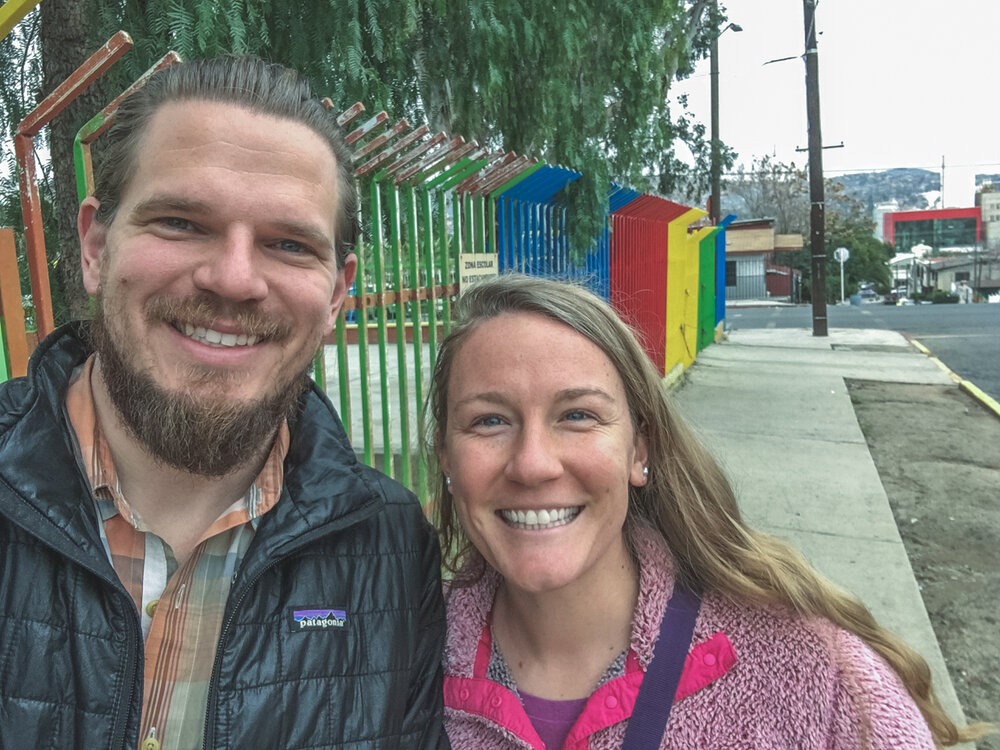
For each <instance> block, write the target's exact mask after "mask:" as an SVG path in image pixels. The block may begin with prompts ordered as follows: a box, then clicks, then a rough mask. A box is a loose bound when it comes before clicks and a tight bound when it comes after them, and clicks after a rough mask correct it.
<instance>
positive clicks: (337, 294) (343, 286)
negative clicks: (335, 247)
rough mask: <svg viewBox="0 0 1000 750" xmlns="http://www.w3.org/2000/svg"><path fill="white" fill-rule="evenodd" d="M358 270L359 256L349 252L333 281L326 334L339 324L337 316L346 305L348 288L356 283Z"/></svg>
mask: <svg viewBox="0 0 1000 750" xmlns="http://www.w3.org/2000/svg"><path fill="white" fill-rule="evenodd" d="M357 272H358V256H357V255H355V254H354V253H349V254H348V256H347V258H345V259H344V267H343V268H338V269H337V270H336V273H337V278H336V279H334V282H333V296H332V297H330V319H329V320H328V321H327V324H326V331H325V335H329V334H330V332H331V331H333V328H334V326H335V325H336V324H337V316H338V315H340V308H342V307H343V306H344V300H345V299H347V290H348V289H350V288H351V284H353V283H354V276H355V274H356V273H357Z"/></svg>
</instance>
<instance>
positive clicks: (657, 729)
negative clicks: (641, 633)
mask: <svg viewBox="0 0 1000 750" xmlns="http://www.w3.org/2000/svg"><path fill="white" fill-rule="evenodd" d="M700 607H701V599H700V598H699V597H698V595H697V594H696V593H694V592H693V591H689V590H688V589H685V588H681V587H679V586H675V587H674V593H673V595H672V596H671V597H670V601H669V602H667V609H666V611H665V612H664V613H663V622H661V623H660V638H659V640H657V641H656V646H655V647H654V649H653V659H652V661H650V663H649V668H648V669H646V675H645V676H644V677H643V678H642V685H640V686H639V695H638V696H636V699H635V707H634V708H633V709H632V716H631V717H630V718H629V720H628V728H627V729H626V730H625V741H624V743H622V750H657V748H659V747H660V743H661V742H662V741H663V732H664V730H665V729H666V728H667V720H668V719H669V718H670V709H671V707H672V706H673V705H674V695H675V694H676V693H677V683H679V682H680V679H681V671H682V670H683V669H684V660H685V659H686V658H687V654H688V649H689V648H690V647H691V636H692V634H693V633H694V621H695V619H697V617H698V610H699V608H700Z"/></svg>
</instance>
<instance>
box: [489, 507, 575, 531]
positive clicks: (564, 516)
mask: <svg viewBox="0 0 1000 750" xmlns="http://www.w3.org/2000/svg"><path fill="white" fill-rule="evenodd" d="M578 515H580V508H579V507H575V508H553V509H551V510H544V509H543V510H502V511H500V516H501V517H502V518H503V520H505V521H506V522H507V523H509V524H512V525H515V526H520V527H522V528H526V529H553V528H555V527H556V526H564V525H565V524H567V523H569V522H570V521H572V520H573V519H574V518H576V517H577V516H578Z"/></svg>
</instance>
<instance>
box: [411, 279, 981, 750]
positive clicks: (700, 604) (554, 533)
mask: <svg viewBox="0 0 1000 750" xmlns="http://www.w3.org/2000/svg"><path fill="white" fill-rule="evenodd" d="M460 307H461V314H460V321H459V323H458V325H457V326H456V327H455V328H454V329H453V331H452V333H451V334H450V336H449V337H448V338H447V339H446V340H445V342H444V344H443V345H442V348H441V352H440V355H439V358H438V362H437V366H436V370H435V374H434V382H433V385H432V392H431V406H432V411H433V416H434V418H435V421H436V427H435V428H434V433H433V438H432V441H433V448H434V451H435V453H436V455H437V458H438V462H439V465H440V469H441V472H442V476H441V484H440V487H439V490H438V493H437V498H436V500H437V509H438V510H437V513H438V521H439V526H440V531H441V534H442V540H443V545H444V549H445V557H446V564H447V565H448V566H449V567H450V569H451V571H452V573H453V574H454V579H453V581H452V583H451V586H450V591H449V592H448V602H447V611H448V641H447V647H446V653H445V664H444V667H445V706H446V709H445V711H446V713H445V723H446V728H447V731H448V734H449V737H450V739H451V742H452V744H453V747H455V748H456V750H472V749H473V748H474V749H475V750H508V749H511V750H513V749H514V748H533V749H535V750H541V749H543V748H549V749H551V748H574V749H575V748H592V749H594V750H598V749H610V748H623V747H624V748H645V749H646V750H649V749H650V748H662V749H664V750H665V749H666V748H671V749H676V750H689V749H690V748H732V749H741V750H742V749H747V750H749V749H751V748H754V749H760V750H776V749H779V748H789V749H791V748H795V749H796V750H813V749H815V750H828V749H829V748H852V749H853V748H907V749H908V750H913V749H919V748H933V747H935V745H946V744H954V743H955V742H957V741H958V740H960V739H965V738H969V737H972V736H974V735H976V734H977V730H969V729H963V730H960V729H958V728H956V726H955V725H954V724H953V722H952V721H951V720H950V719H949V718H948V717H947V716H946V715H945V713H944V712H943V711H942V709H941V707H940V705H939V704H938V702H937V700H936V698H935V696H934V693H933V691H932V689H931V685H930V674H929V671H928V668H927V664H926V663H925V662H924V660H923V659H922V658H921V657H920V656H918V655H917V654H916V653H915V652H914V651H913V650H912V649H910V648H909V647H908V646H906V645H905V644H904V643H902V642H901V641H900V640H899V639H898V638H896V637H895V636H893V635H892V634H890V633H889V632H887V631H886V630H884V629H883V628H882V627H881V626H879V624H878V623H877V622H875V620H874V619H873V618H872V616H871V615H870V614H869V612H868V610H867V609H865V607H864V606H863V605H862V604H861V603H859V602H858V601H857V600H856V599H854V598H852V597H850V596H848V595H847V594H845V593H844V592H842V591H841V590H839V589H838V588H836V587H835V586H833V585H832V584H831V583H829V582H828V581H826V580H825V579H823V578H822V577H821V576H820V575H819V574H818V573H817V572H816V571H815V570H813V569H812V568H811V567H810V566H809V565H808V564H807V563H806V562H805V561H804V560H803V559H802V558H801V557H800V556H799V555H798V554H797V553H795V552H794V551H793V550H791V549H790V548H789V547H788V546H786V545H785V544H783V543H782V542H780V541H778V540H776V539H774V538H773V537H770V536H768V535H766V534H762V533H760V532H757V531H754V530H753V529H750V528H749V527H747V526H746V524H745V523H744V522H743V520H742V519H741V516H740V511H739V508H738V507H737V503H736V500H735V497H734V494H733V491H732V489H731V487H730V485H729V483H728V482H727V480H726V478H725V477H724V476H723V473H722V471H721V470H720V469H719V467H718V465H717V464H716V462H715V461H714V460H713V459H712V457H711V456H710V455H709V454H708V453H707V452H706V451H705V450H704V449H703V448H702V447H701V446H700V445H699V443H698V442H697V441H696V439H695V438H694V437H693V435H692V434H691V432H690V431H689V430H688V429H687V428H686V427H685V426H684V424H683V423H682V421H681V420H680V419H678V417H677V415H676V414H675V413H674V410H673V408H672V407H671V405H670V403H669V401H668V398H667V395H666V393H665V390H664V388H663V387H662V384H661V381H660V378H659V377H658V375H657V373H656V371H655V369H654V368H653V366H652V365H651V363H650V362H649V360H648V359H647V358H646V356H645V354H644V353H643V350H642V348H641V347H640V345H639V344H638V342H637V341H636V338H635V337H634V335H633V333H632V332H631V330H630V329H629V328H628V327H627V326H626V325H624V324H623V323H622V322H621V321H620V320H619V319H618V317H617V316H616V315H615V313H614V312H613V311H612V310H611V308H610V307H609V306H608V305H606V304H605V303H604V302H603V301H601V300H600V299H598V298H597V297H595V296H594V295H592V294H590V293H589V292H586V291H584V290H583V289H581V288H578V287H575V286H571V285H567V284H563V283H560V282H554V281H548V280H542V279H537V278H529V277H522V276H516V275H510V276H501V277H500V278H498V279H496V280H491V281H487V282H482V283H481V284H479V285H477V286H476V287H474V288H473V289H471V290H470V291H468V292H467V293H466V294H465V296H464V297H463V298H462V300H461V302H460ZM654 656H655V659H654Z"/></svg>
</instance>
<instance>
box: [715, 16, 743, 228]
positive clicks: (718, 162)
mask: <svg viewBox="0 0 1000 750" xmlns="http://www.w3.org/2000/svg"><path fill="white" fill-rule="evenodd" d="M712 10H713V17H717V16H718V12H719V11H718V5H717V4H713V8H712ZM729 29H732V30H733V31H743V27H742V26H740V25H739V24H738V23H728V24H726V25H725V26H723V27H722V30H721V31H719V33H718V34H715V35H714V36H713V37H712V42H711V44H710V45H709V48H708V59H709V77H710V78H711V83H712V104H711V106H712V133H711V136H712V144H711V149H712V165H711V171H712V174H711V180H712V197H711V198H710V199H709V206H708V213H709V217H710V218H711V221H712V223H713V224H718V223H719V219H720V217H721V214H720V206H719V203H720V202H721V200H722V185H721V180H722V154H721V153H720V151H721V149H720V145H721V144H720V141H719V37H720V36H722V35H723V34H724V33H726V32H727V31H728V30H729Z"/></svg>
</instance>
